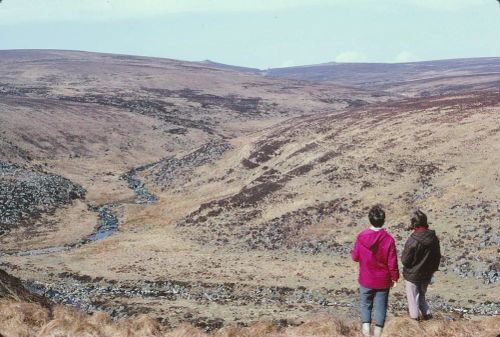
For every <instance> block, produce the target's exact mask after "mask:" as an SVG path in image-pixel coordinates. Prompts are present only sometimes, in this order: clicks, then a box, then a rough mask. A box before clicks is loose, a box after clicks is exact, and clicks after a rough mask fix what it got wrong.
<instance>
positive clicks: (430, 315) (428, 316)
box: [422, 314, 432, 321]
mask: <svg viewBox="0 0 500 337" xmlns="http://www.w3.org/2000/svg"><path fill="white" fill-rule="evenodd" d="M430 319H432V314H428V315H423V316H422V320H423V321H428V320H430Z"/></svg>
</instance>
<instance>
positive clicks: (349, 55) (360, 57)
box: [335, 51, 367, 63]
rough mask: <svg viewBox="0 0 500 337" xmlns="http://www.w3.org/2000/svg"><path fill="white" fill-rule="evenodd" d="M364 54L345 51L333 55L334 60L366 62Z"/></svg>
mask: <svg viewBox="0 0 500 337" xmlns="http://www.w3.org/2000/svg"><path fill="white" fill-rule="evenodd" d="M366 60H367V59H366V56H365V55H364V54H363V53H360V52H357V51H345V52H342V53H340V54H338V55H337V57H335V62H344V63H352V62H366Z"/></svg>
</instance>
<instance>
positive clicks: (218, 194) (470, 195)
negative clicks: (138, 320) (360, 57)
mask: <svg viewBox="0 0 500 337" xmlns="http://www.w3.org/2000/svg"><path fill="white" fill-rule="evenodd" d="M326 66H327V65H319V66H311V67H309V68H310V69H309V68H308V67H299V68H286V69H274V70H273V69H271V70H268V71H267V72H263V71H257V70H251V69H246V68H245V69H239V68H233V67H229V66H224V65H220V64H216V63H213V62H185V61H178V60H169V59H159V58H146V57H137V56H126V55H111V54H97V53H86V52H74V51H56V50H44V51H42V50H30V51H26V50H25V51H0V228H1V233H2V235H1V236H0V246H1V247H2V248H1V251H2V253H1V256H0V263H1V268H2V269H3V270H5V271H7V272H8V273H9V274H11V275H14V276H16V277H18V278H19V279H21V280H22V281H23V284H24V285H25V286H26V287H27V288H28V289H29V290H31V291H32V292H33V293H37V294H40V295H45V296H47V297H48V298H49V299H50V300H52V301H54V302H56V303H62V304H68V305H72V306H75V307H77V308H79V309H81V310H83V311H85V312H89V313H92V312H95V311H97V310H102V311H105V312H107V313H109V314H110V315H111V316H112V317H113V318H117V319H118V318H126V317H130V316H133V315H136V314H148V315H150V316H151V317H154V318H155V319H157V320H158V321H159V322H160V323H161V324H162V325H164V326H166V327H176V326H179V324H181V323H183V322H189V323H191V324H193V325H195V326H196V327H199V328H200V329H202V330H205V331H212V330H214V329H218V328H221V327H222V326H225V325H227V324H232V323H237V324H240V325H243V326H246V325H250V324H252V323H254V322H257V321H273V322H276V323H278V324H281V325H284V326H286V325H298V324H300V323H301V322H303V321H304V320H305V319H306V318H307V317H310V316H312V315H316V314H332V315H336V316H339V317H352V316H354V315H356V314H357V310H358V309H357V306H358V303H357V297H358V296H357V281H356V278H357V269H356V268H357V266H356V265H355V264H354V263H353V262H352V261H351V260H350V255H349V252H350V249H351V246H352V243H353V241H354V239H355V235H356V233H357V232H359V231H360V230H361V229H362V228H364V227H366V226H367V225H368V219H367V217H366V213H367V210H368V209H369V207H370V206H371V205H373V204H375V203H382V204H383V205H384V206H385V207H386V210H387V214H388V223H387V230H388V231H390V232H391V233H392V234H393V235H394V237H395V238H396V240H397V244H398V252H401V250H402V246H403V244H404V241H405V240H406V238H407V236H408V235H409V233H408V231H407V230H406V228H407V225H408V220H409V217H408V214H409V211H410V210H411V209H412V208H414V207H416V206H418V207H421V208H422V209H423V210H424V211H425V212H426V213H427V214H428V216H429V218H430V222H431V227H432V228H434V229H436V231H437V233H438V235H439V237H440V239H441V244H442V247H443V255H444V259H443V261H442V265H441V267H440V271H439V272H438V273H437V275H436V282H435V283H434V284H432V285H431V287H430V289H429V296H430V302H431V305H432V306H433V308H435V309H436V310H437V312H438V314H437V315H438V316H439V317H440V318H443V319H450V320H451V319H456V318H460V317H464V316H467V317H470V316H492V315H498V314H499V311H500V298H499V295H498V294H499V291H498V290H499V285H498V282H499V269H500V263H499V259H498V256H499V252H500V251H499V249H500V248H499V247H500V216H499V215H500V214H499V209H500V204H499V199H498V195H500V183H499V182H500V171H499V168H500V160H499V159H498V158H499V156H498V153H500V127H499V126H500V114H499V112H500V89H499V87H498V83H499V82H498V81H499V80H500V75H499V73H500V72H499V69H500V59H499V58H487V59H470V60H468V59H464V60H451V61H446V62H445V61H436V62H433V63H428V64H426V63H422V64H404V65H391V64H386V65H381V64H378V65H377V64H364V65H354V64H353V65H349V64H344V65H340V64H338V65H328V66H329V67H330V68H328V69H329V70H328V71H325V68H324V67H326ZM336 69H337V71H336ZM360 69H363V71H360ZM318 72H319V73H321V74H331V76H327V77H325V78H318V76H317V74H318ZM353 73H356V74H357V75H356V76H353V75H352V74H353ZM390 308H391V309H390V312H391V317H395V316H400V315H403V314H405V312H406V299H405V298H404V285H403V284H402V282H400V283H399V284H398V285H397V286H396V288H395V289H394V290H393V291H392V297H391V301H390Z"/></svg>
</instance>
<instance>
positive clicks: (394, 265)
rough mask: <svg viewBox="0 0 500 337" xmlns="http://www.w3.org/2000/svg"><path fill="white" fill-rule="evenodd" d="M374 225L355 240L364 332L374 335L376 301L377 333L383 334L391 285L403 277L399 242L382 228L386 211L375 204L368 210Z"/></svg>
mask: <svg viewBox="0 0 500 337" xmlns="http://www.w3.org/2000/svg"><path fill="white" fill-rule="evenodd" d="M368 219H369V220H370V223H371V225H372V226H371V227H370V228H368V229H365V230H363V231H361V232H360V233H359V234H358V236H357V238H356V242H355V243H354V247H353V249H352V252H351V255H352V259H353V260H354V261H356V262H359V277H358V282H359V293H360V313H361V322H362V332H363V336H366V337H369V336H370V324H371V321H372V309H373V307H374V305H375V315H374V318H375V330H374V336H375V337H379V336H380V335H381V334H382V329H383V327H384V323H385V317H386V312H387V303H388V300H389V289H390V288H391V287H392V286H394V285H395V283H396V282H397V281H398V279H399V269H398V259H397V254H396V245H395V243H394V239H393V238H392V236H391V235H390V234H389V233H387V232H386V231H385V229H383V228H382V226H383V225H384V223H385V212H384V209H383V208H382V206H380V205H375V206H373V207H372V208H371V209H370V212H369V213H368Z"/></svg>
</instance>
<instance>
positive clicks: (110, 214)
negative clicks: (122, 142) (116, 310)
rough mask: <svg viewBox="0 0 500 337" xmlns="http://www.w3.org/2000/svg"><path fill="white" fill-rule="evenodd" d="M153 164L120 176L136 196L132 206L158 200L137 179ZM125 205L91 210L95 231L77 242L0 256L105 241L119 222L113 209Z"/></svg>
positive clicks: (31, 254)
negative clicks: (95, 221)
mask: <svg viewBox="0 0 500 337" xmlns="http://www.w3.org/2000/svg"><path fill="white" fill-rule="evenodd" d="M155 164H156V163H151V164H146V165H143V166H139V167H135V168H133V169H132V170H130V171H128V172H127V173H125V174H124V175H122V176H121V179H123V180H125V181H127V183H128V186H129V187H130V189H132V190H133V191H134V193H135V195H136V197H135V200H134V202H133V204H153V203H155V202H156V201H157V200H158V199H157V197H156V196H155V195H153V194H151V193H150V192H149V191H148V190H147V189H146V187H145V185H144V183H143V182H142V181H141V180H140V179H139V178H138V177H137V176H138V174H139V173H140V172H142V171H144V170H146V169H148V168H150V167H152V166H153V165H155ZM126 204H127V203H110V204H105V205H102V206H99V207H95V208H93V209H92V210H93V211H95V212H97V213H98V214H99V223H98V225H97V227H96V230H95V231H94V232H93V233H92V234H90V235H88V236H86V237H84V238H82V239H80V240H79V241H77V242H74V243H70V244H66V245H64V246H54V247H45V248H37V249H30V250H25V251H20V252H2V253H0V256H1V255H10V256H33V255H43V254H51V253H60V252H66V251H70V250H73V249H76V248H79V247H81V246H83V245H86V244H89V243H92V242H96V241H99V240H103V239H106V238H108V237H110V236H111V235H113V234H114V233H116V231H118V226H119V224H120V221H119V220H118V216H117V215H116V211H115V209H116V208H117V207H119V206H121V205H126Z"/></svg>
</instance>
